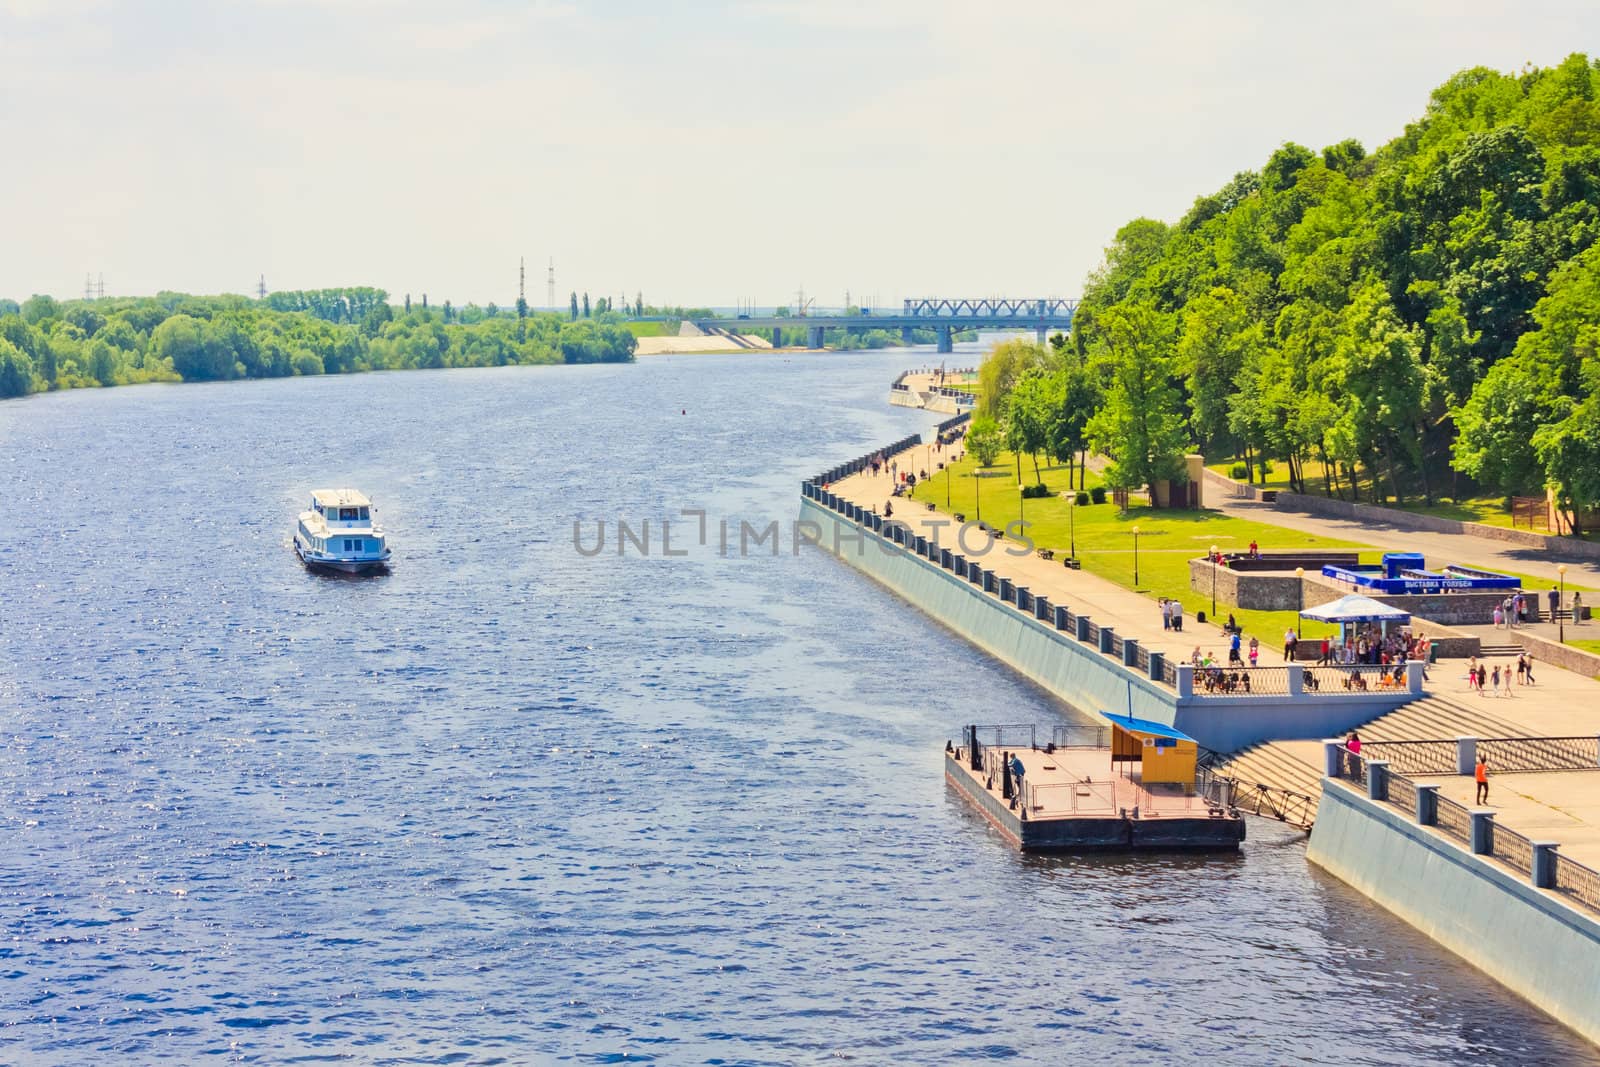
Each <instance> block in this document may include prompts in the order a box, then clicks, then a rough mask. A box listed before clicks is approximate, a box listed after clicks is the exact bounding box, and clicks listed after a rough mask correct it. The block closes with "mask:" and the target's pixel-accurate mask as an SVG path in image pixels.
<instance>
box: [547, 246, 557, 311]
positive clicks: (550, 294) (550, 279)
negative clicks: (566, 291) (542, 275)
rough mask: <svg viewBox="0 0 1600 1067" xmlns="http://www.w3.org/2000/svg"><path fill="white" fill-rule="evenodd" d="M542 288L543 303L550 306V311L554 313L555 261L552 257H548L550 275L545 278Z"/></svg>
mask: <svg viewBox="0 0 1600 1067" xmlns="http://www.w3.org/2000/svg"><path fill="white" fill-rule="evenodd" d="M544 287H545V293H544V298H545V303H547V304H549V305H550V310H551V311H554V310H555V309H556V259H555V257H554V256H551V257H550V273H549V274H548V275H547V276H546V279H545V283H544Z"/></svg>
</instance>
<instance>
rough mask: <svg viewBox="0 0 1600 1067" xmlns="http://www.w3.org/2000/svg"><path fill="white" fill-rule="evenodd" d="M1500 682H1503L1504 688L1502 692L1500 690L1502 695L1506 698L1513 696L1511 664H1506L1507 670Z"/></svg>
mask: <svg viewBox="0 0 1600 1067" xmlns="http://www.w3.org/2000/svg"><path fill="white" fill-rule="evenodd" d="M1500 680H1501V687H1502V688H1501V690H1500V692H1501V694H1502V695H1504V696H1510V695H1511V664H1509V663H1507V664H1506V669H1505V671H1504V672H1502V673H1501V675H1500Z"/></svg>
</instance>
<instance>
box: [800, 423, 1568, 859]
mask: <svg viewBox="0 0 1600 1067" xmlns="http://www.w3.org/2000/svg"><path fill="white" fill-rule="evenodd" d="M894 458H895V459H896V460H897V461H898V463H899V466H900V468H901V469H902V470H912V471H916V472H921V471H923V470H929V471H931V470H934V469H937V464H938V462H939V460H940V459H941V458H944V457H942V456H941V455H940V453H938V452H937V451H935V449H934V447H933V445H931V444H924V445H918V446H916V447H914V448H911V449H907V450H906V451H904V452H901V453H900V454H899V455H897V456H896V457H894ZM830 488H831V489H832V491H833V492H835V493H837V494H838V495H840V496H842V497H844V498H845V499H847V500H850V501H851V502H852V503H855V504H858V505H860V506H861V507H864V508H868V509H876V510H878V511H879V512H882V511H883V510H884V506H885V504H886V503H892V504H893V507H894V515H893V518H894V519H895V520H896V521H898V522H902V523H905V524H906V525H907V526H908V527H910V528H911V530H912V532H913V533H914V534H918V535H921V536H923V537H926V538H928V539H929V540H935V539H937V540H938V542H939V543H940V544H942V545H945V546H947V547H950V548H952V549H955V550H959V551H961V552H962V553H963V554H964V555H967V556H968V557H969V558H979V559H981V560H982V562H983V565H984V566H986V567H993V568H995V569H997V570H999V571H1000V573H1002V574H1004V575H1006V576H1007V577H1009V578H1010V579H1011V580H1012V581H1013V582H1015V583H1016V584H1018V585H1021V586H1026V587H1027V588H1028V590H1029V591H1030V592H1031V593H1033V594H1035V595H1040V596H1046V597H1049V598H1050V602H1051V603H1053V604H1067V605H1070V606H1071V607H1072V610H1073V611H1074V612H1081V613H1082V614H1085V615H1088V616H1090V617H1092V618H1093V619H1094V620H1095V622H1097V623H1098V624H1100V625H1101V626H1110V627H1112V628H1113V629H1114V630H1115V631H1116V632H1117V633H1118V634H1120V635H1122V636H1123V637H1131V638H1134V639H1135V640H1137V641H1138V642H1139V644H1140V646H1141V647H1143V648H1147V649H1150V650H1151V651H1159V652H1163V653H1165V654H1166V655H1167V656H1168V657H1169V658H1170V659H1173V660H1176V661H1186V660H1188V659H1189V657H1190V656H1191V655H1192V654H1193V652H1194V649H1195V648H1197V647H1198V648H1199V649H1200V651H1201V652H1202V654H1205V653H1209V654H1210V655H1211V656H1213V657H1214V658H1215V659H1217V660H1219V661H1221V662H1224V663H1225V662H1226V661H1227V658H1228V639H1227V635H1226V634H1225V633H1224V632H1223V631H1222V629H1221V628H1220V627H1219V626H1216V625H1215V624H1211V623H1208V624H1203V625H1202V624H1196V623H1195V621H1194V618H1193V617H1192V616H1190V617H1188V618H1186V619H1185V620H1184V630H1183V632H1182V633H1174V632H1171V631H1167V630H1163V629H1162V625H1161V616H1160V613H1159V611H1158V606H1157V604H1156V602H1155V601H1154V600H1152V599H1151V598H1149V597H1147V596H1143V595H1141V594H1139V593H1135V592H1133V591H1132V590H1129V589H1126V588H1124V587H1122V586H1119V585H1117V584H1115V583H1113V582H1110V581H1107V580H1106V579H1104V578H1100V577H1097V576H1096V575H1093V574H1089V573H1086V572H1084V571H1079V570H1071V569H1069V568H1067V567H1065V566H1063V565H1062V562H1061V560H1060V559H1059V558H1058V559H1056V560H1053V561H1051V560H1045V559H1042V558H1040V557H1039V556H1038V555H1036V554H1034V553H1032V552H1030V553H1027V554H1025V555H1012V554H1010V553H1009V552H1008V549H1010V550H1011V551H1017V550H1018V548H1019V546H1017V545H1015V544H1012V543H1010V542H1009V541H1007V540H1001V541H998V542H995V543H994V544H993V546H992V548H991V549H990V550H989V552H988V554H987V555H986V556H981V557H980V556H979V555H978V553H979V551H981V546H982V545H983V544H984V543H986V542H987V540H988V539H987V537H986V535H982V534H980V533H978V532H977V531H975V530H974V531H971V532H969V535H968V537H967V543H966V544H965V545H960V544H958V543H956V541H955V538H956V537H957V530H958V525H957V524H956V522H955V520H954V517H953V516H951V515H948V514H946V513H944V512H943V511H941V510H932V511H930V510H928V507H927V504H926V503H924V502H918V501H913V500H909V499H901V498H892V494H893V491H894V480H893V479H892V478H891V477H890V475H889V474H888V471H887V469H885V470H884V472H883V473H880V474H877V475H874V474H872V473H871V471H870V470H868V471H863V472H862V473H860V474H855V475H852V476H850V477H848V478H844V479H842V480H840V481H838V482H836V483H834V484H833V485H832V486H831V487H830ZM1214 502H1215V501H1214ZM1223 504H1224V506H1223V510H1224V511H1228V512H1229V513H1232V514H1240V515H1242V516H1245V517H1248V518H1251V519H1254V520H1257V521H1262V522H1276V521H1277V519H1278V518H1279V517H1280V515H1281V514H1282V513H1279V512H1277V511H1276V510H1275V509H1273V508H1272V507H1271V506H1269V505H1262V504H1255V503H1241V502H1238V501H1233V500H1227V501H1224V502H1223ZM1289 518H1291V519H1293V520H1294V521H1295V523H1300V522H1304V523H1305V524H1306V525H1305V526H1303V527H1302V526H1299V525H1295V527H1294V528H1296V529H1305V530H1306V531H1307V532H1312V533H1318V534H1323V535H1326V536H1331V537H1342V538H1346V539H1349V540H1354V541H1362V542H1366V543H1368V544H1374V545H1378V546H1381V547H1386V548H1390V549H1395V550H1398V549H1412V548H1413V546H1414V544H1415V542H1414V540H1413V539H1414V538H1417V539H1428V540H1429V541H1430V544H1431V542H1435V541H1436V542H1438V543H1437V544H1434V545H1432V547H1430V548H1425V549H1424V550H1425V551H1438V552H1440V553H1441V555H1439V556H1437V557H1434V556H1430V562H1438V563H1445V562H1461V563H1467V564H1473V563H1477V564H1478V565H1480V566H1493V565H1495V564H1497V563H1498V564H1500V565H1503V566H1508V567H1512V569H1519V570H1525V571H1526V570H1531V569H1532V568H1529V567H1526V566H1524V565H1523V564H1524V562H1525V561H1524V560H1522V559H1521V558H1520V555H1521V554H1522V553H1532V552H1534V551H1535V550H1533V549H1524V548H1519V547H1518V546H1515V545H1501V544H1500V543H1499V542H1493V541H1486V540H1483V539H1481V538H1475V537H1471V536H1469V535H1465V534H1416V533H1413V532H1412V531H1406V530H1388V531H1386V530H1381V529H1378V530H1374V529H1369V528H1367V527H1365V526H1362V525H1361V524H1359V523H1354V522H1350V521H1346V520H1338V519H1322V518H1318V517H1313V516H1298V515H1293V514H1291V515H1289ZM1280 525H1290V524H1289V523H1281V524H1280ZM1473 550H1480V551H1481V552H1482V553H1483V555H1482V556H1481V557H1473V556H1470V555H1468V553H1469V552H1471V551H1473ZM1497 552H1501V553H1507V554H1511V555H1517V556H1518V557H1519V558H1518V559H1517V560H1516V562H1515V564H1513V563H1512V562H1510V561H1507V560H1501V559H1499V558H1498V557H1497V556H1496V555H1495V553H1497ZM1552 566H1553V565H1552ZM1568 574H1569V576H1570V575H1571V574H1572V571H1570V570H1569V572H1568ZM1596 584H1600V575H1596ZM1597 606H1600V605H1597ZM1568 628H1569V630H1570V629H1571V627H1570V624H1569V627H1568ZM1540 629H1541V630H1542V629H1551V630H1553V629H1554V627H1553V626H1550V625H1548V624H1546V626H1544V627H1540ZM1581 629H1585V630H1586V631H1592V632H1596V633H1600V624H1596V625H1591V626H1589V627H1585V628H1581ZM1501 633H1502V634H1504V631H1501ZM1274 636H1276V635H1274ZM1552 636H1553V635H1552ZM1506 640H1508V641H1509V638H1506ZM1260 662H1261V664H1262V665H1263V666H1281V665H1282V664H1283V663H1284V659H1283V656H1282V647H1281V643H1280V642H1278V641H1276V640H1271V641H1263V643H1262V645H1261V650H1260ZM1485 662H1486V663H1487V664H1488V665H1489V666H1490V667H1491V668H1492V667H1493V666H1494V665H1495V664H1499V665H1500V666H1502V667H1503V668H1512V669H1514V667H1515V663H1516V657H1515V656H1499V657H1493V658H1490V659H1486V660H1485ZM1466 666H1467V665H1466V662H1465V661H1462V660H1445V661H1442V662H1440V663H1437V664H1435V665H1433V667H1432V668H1431V670H1430V679H1429V681H1428V683H1427V689H1428V691H1429V692H1430V693H1437V694H1440V695H1441V696H1443V697H1446V698H1447V699H1445V700H1443V701H1440V702H1438V705H1439V707H1440V708H1441V710H1442V711H1443V713H1444V716H1445V721H1447V722H1448V721H1450V717H1449V711H1450V707H1451V705H1457V706H1460V707H1461V708H1462V709H1463V710H1464V711H1466V710H1468V709H1470V711H1471V712H1475V713H1477V715H1478V716H1480V717H1481V716H1482V715H1484V714H1488V715H1492V716H1493V717H1494V718H1495V719H1496V720H1499V721H1500V722H1503V723H1504V724H1505V725H1506V726H1507V727H1510V728H1511V730H1512V732H1513V734H1514V735H1516V736H1528V737H1571V736H1580V735H1594V734H1597V733H1600V681H1596V680H1594V679H1592V678H1586V677H1583V676H1581V675H1577V674H1573V673H1571V672H1568V671H1563V670H1560V669H1559V668H1556V667H1554V666H1552V665H1550V664H1547V663H1542V662H1539V661H1538V660H1535V676H1536V678H1537V680H1538V681H1537V684H1536V685H1532V686H1526V685H1524V686H1519V685H1517V684H1516V683H1515V681H1513V684H1512V690H1511V695H1510V696H1505V695H1503V690H1502V693H1500V694H1487V693H1486V694H1484V695H1482V696H1480V695H1478V694H1477V693H1476V692H1475V691H1473V690H1472V689H1470V688H1469V687H1468V685H1467V682H1466ZM1393 714H1395V715H1399V714H1401V713H1400V712H1395V713H1393ZM1457 718H1458V719H1459V722H1460V725H1459V727H1458V728H1457V732H1458V733H1461V734H1471V733H1473V732H1474V729H1473V728H1472V727H1471V726H1469V725H1468V717H1467V715H1465V714H1463V715H1460V716H1457ZM1378 721H1380V722H1381V721H1382V720H1381V718H1380V719H1379V720H1378ZM1417 739H1421V738H1417ZM1270 747H1271V748H1273V749H1274V750H1276V751H1279V752H1281V753H1283V754H1284V755H1287V756H1289V757H1291V758H1292V759H1293V761H1294V762H1295V763H1297V764H1300V765H1302V766H1304V767H1305V768H1306V770H1307V771H1308V772H1309V773H1310V774H1311V775H1313V776H1319V775H1320V773H1321V771H1320V768H1321V766H1322V750H1321V745H1320V743H1319V742H1316V741H1276V742H1271V743H1270ZM1492 772H1493V768H1491V773H1492ZM1530 777H1531V778H1533V779H1536V781H1530V782H1525V783H1523V786H1524V787H1523V788H1521V789H1518V788H1517V787H1516V784H1515V783H1514V782H1513V781H1512V779H1513V778H1530ZM1505 780H1506V782H1507V784H1506V787H1505V788H1504V789H1503V790H1501V793H1502V794H1503V798H1504V799H1505V800H1506V801H1507V803H1508V805H1509V804H1511V803H1512V802H1513V801H1514V802H1515V804H1514V807H1513V808H1508V810H1507V811H1506V812H1505V814H1504V817H1503V822H1504V824H1505V825H1506V826H1508V827H1510V828H1512V829H1515V830H1518V831H1519V832H1523V833H1531V832H1533V831H1536V830H1538V831H1541V832H1547V833H1548V839H1549V840H1554V841H1558V842H1561V843H1562V844H1563V848H1564V849H1565V848H1566V847H1567V846H1568V845H1569V844H1570V846H1571V847H1572V848H1575V849H1579V850H1581V851H1580V852H1578V853H1574V854H1573V855H1574V858H1575V859H1580V860H1581V857H1582V856H1584V855H1587V854H1588V851H1589V849H1590V848H1591V847H1596V846H1600V822H1597V821H1595V819H1594V818H1592V817H1584V816H1582V814H1581V813H1583V812H1588V811H1589V810H1590V800H1589V799H1587V798H1589V797H1591V796H1593V797H1594V798H1595V800H1596V801H1597V802H1600V771H1597V772H1596V773H1595V774H1593V775H1590V774H1587V773H1586V772H1565V773H1562V774H1548V775H1534V776H1510V775H1508V776H1506V778H1505ZM1283 784H1284V786H1285V787H1286V788H1296V787H1297V786H1298V783H1289V782H1285V783H1283ZM1455 784H1461V785H1463V787H1464V788H1466V789H1467V791H1468V793H1469V794H1470V793H1471V788H1472V783H1471V781H1470V780H1466V781H1465V782H1464V783H1455ZM1447 795H1453V794H1447ZM1468 799H1470V795H1469V797H1468ZM1496 799H1501V797H1500V796H1498V795H1497V797H1496ZM1522 819H1527V820H1528V822H1529V826H1528V827H1527V828H1524V827H1523V826H1521V825H1519V822H1520V821H1521V820H1522ZM1595 859H1596V860H1597V861H1600V855H1597V856H1596V857H1595ZM1582 861H1583V862H1588V861H1587V860H1582Z"/></svg>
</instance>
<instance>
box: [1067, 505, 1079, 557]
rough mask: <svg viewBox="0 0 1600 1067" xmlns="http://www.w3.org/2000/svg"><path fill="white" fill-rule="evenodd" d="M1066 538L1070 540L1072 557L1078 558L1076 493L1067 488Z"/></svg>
mask: <svg viewBox="0 0 1600 1067" xmlns="http://www.w3.org/2000/svg"><path fill="white" fill-rule="evenodd" d="M1067 539H1068V541H1070V542H1071V545H1072V548H1071V553H1072V558H1073V559H1077V558H1078V494H1077V493H1074V492H1073V491H1072V490H1070V489H1068V490H1067Z"/></svg>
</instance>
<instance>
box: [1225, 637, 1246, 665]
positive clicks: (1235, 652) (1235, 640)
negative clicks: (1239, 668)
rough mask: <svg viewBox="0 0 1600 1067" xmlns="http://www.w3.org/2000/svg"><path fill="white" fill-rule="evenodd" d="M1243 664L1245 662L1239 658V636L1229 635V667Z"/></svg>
mask: <svg viewBox="0 0 1600 1067" xmlns="http://www.w3.org/2000/svg"><path fill="white" fill-rule="evenodd" d="M1243 662H1244V660H1243V659H1241V658H1240V657H1239V635H1238V634H1236V633H1235V634H1229V635H1228V666H1230V667H1232V666H1234V665H1235V664H1242V663H1243Z"/></svg>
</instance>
